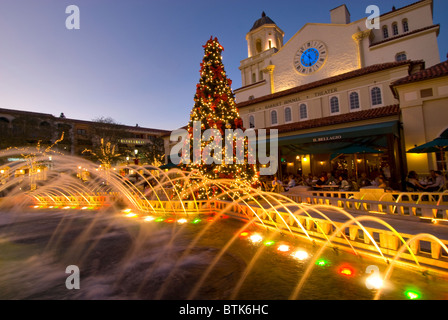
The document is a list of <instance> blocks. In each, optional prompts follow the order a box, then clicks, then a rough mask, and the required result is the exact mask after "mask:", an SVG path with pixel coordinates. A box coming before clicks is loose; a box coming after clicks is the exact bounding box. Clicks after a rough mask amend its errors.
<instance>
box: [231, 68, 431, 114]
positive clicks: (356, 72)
mask: <svg viewBox="0 0 448 320" xmlns="http://www.w3.org/2000/svg"><path fill="white" fill-rule="evenodd" d="M417 64H421V65H422V67H423V68H424V61H423V60H416V61H411V60H406V61H399V62H387V63H381V64H375V65H371V66H368V67H365V68H361V69H357V70H354V71H350V72H347V73H343V74H340V75H337V76H333V77H330V78H325V79H322V80H319V81H315V82H311V83H307V84H304V85H301V86H298V87H294V88H291V89H288V90H284V91H279V92H276V93H273V94H269V95H266V96H262V97H259V98H255V99H252V100H247V101H243V102H240V103H238V104H237V107H238V108H242V107H245V106H248V105H252V104H255V103H259V102H263V101H267V100H271V99H275V98H279V97H283V96H287V95H290V94H293V93H298V92H302V91H305V90H310V89H314V88H317V87H320V86H325V85H329V84H332V83H336V82H339V81H343V80H348V79H352V78H356V77H360V76H364V75H367V74H370V73H374V72H379V71H383V70H387V69H391V68H396V67H400V66H404V65H409V70H411V69H412V67H413V66H415V65H417Z"/></svg>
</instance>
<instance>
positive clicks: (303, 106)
mask: <svg viewBox="0 0 448 320" xmlns="http://www.w3.org/2000/svg"><path fill="white" fill-rule="evenodd" d="M299 115H300V120H304V119H308V108H307V105H306V104H304V103H302V104H301V105H300V107H299Z"/></svg>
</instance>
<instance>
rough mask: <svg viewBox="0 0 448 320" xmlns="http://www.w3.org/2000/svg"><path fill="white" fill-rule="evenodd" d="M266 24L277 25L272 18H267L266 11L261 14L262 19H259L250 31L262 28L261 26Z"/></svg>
mask: <svg viewBox="0 0 448 320" xmlns="http://www.w3.org/2000/svg"><path fill="white" fill-rule="evenodd" d="M265 24H275V22H274V21H272V19H271V18H269V17H268V16H266V13H264V11H263V13H262V14H261V18H260V19H258V20H257V21H255V23H254V25H253V26H252V29H250V31H252V30H255V29H257V28H260V27H261V26H264V25H265Z"/></svg>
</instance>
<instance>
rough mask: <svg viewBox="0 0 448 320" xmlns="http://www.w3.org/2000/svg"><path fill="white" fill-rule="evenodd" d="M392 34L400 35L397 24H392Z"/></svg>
mask: <svg viewBox="0 0 448 320" xmlns="http://www.w3.org/2000/svg"><path fill="white" fill-rule="evenodd" d="M392 34H393V35H394V36H396V35H397V34H398V24H397V23H396V22H394V23H392Z"/></svg>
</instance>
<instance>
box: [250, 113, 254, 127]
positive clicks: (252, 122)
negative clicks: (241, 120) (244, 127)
mask: <svg viewBox="0 0 448 320" xmlns="http://www.w3.org/2000/svg"><path fill="white" fill-rule="evenodd" d="M249 128H255V117H254V116H252V115H250V116H249Z"/></svg>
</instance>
